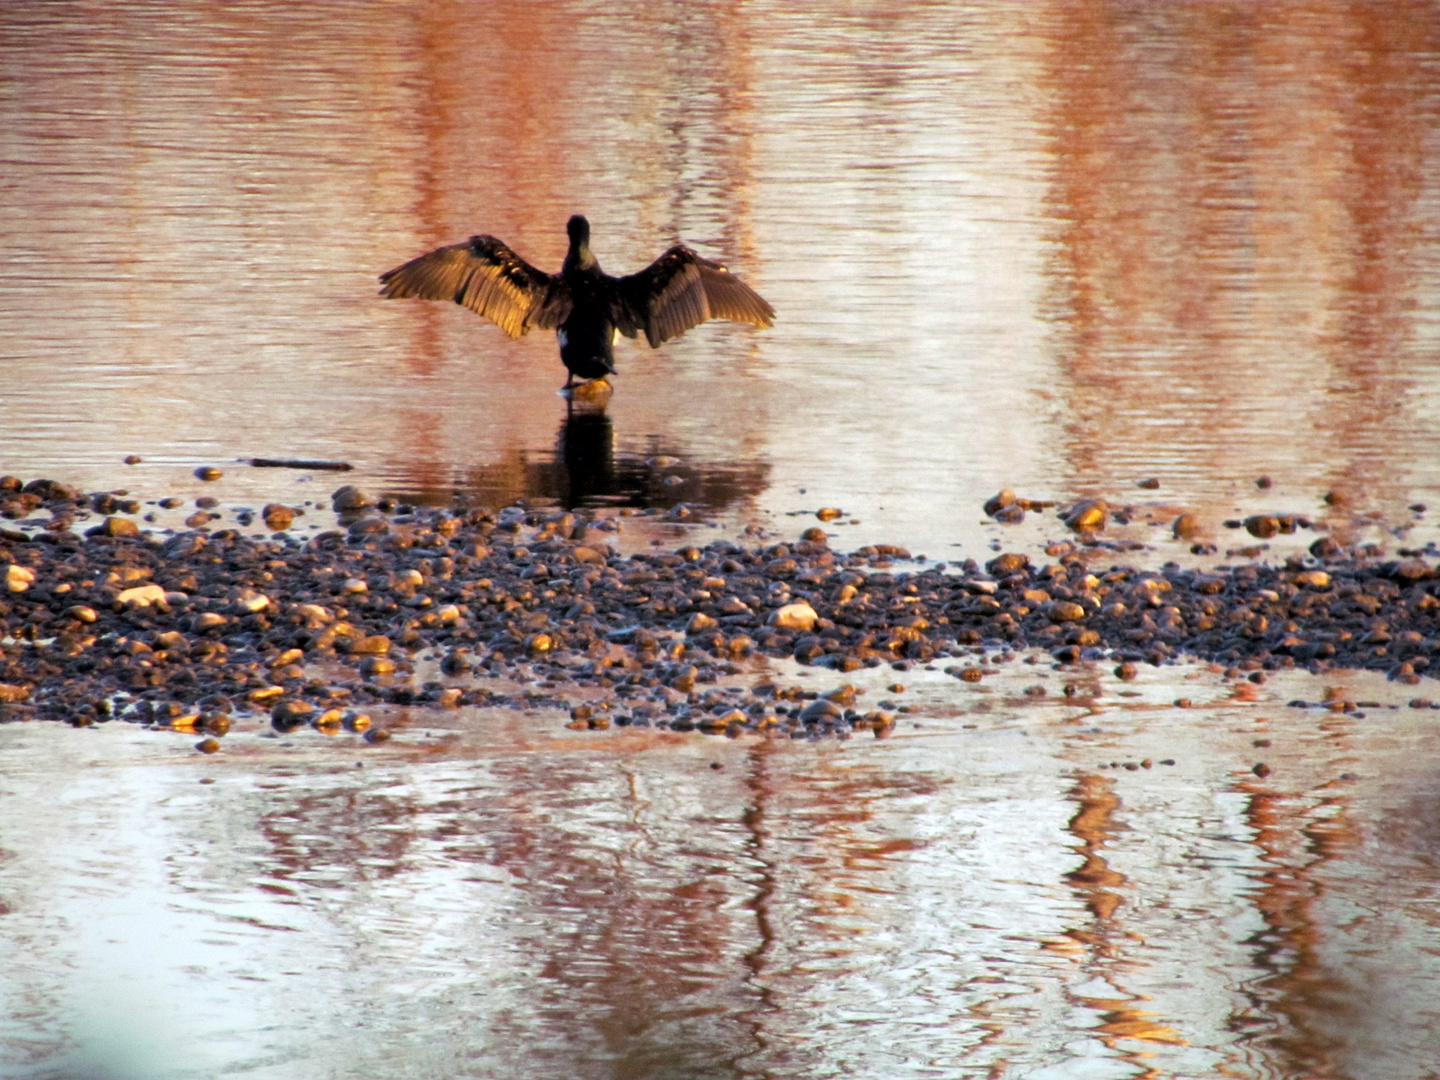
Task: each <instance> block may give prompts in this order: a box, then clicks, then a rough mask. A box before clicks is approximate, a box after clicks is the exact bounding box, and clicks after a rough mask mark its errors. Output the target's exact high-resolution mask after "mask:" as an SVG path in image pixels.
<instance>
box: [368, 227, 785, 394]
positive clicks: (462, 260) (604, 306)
mask: <svg viewBox="0 0 1440 1080" xmlns="http://www.w3.org/2000/svg"><path fill="white" fill-rule="evenodd" d="M565 231H566V232H567V233H569V234H570V250H569V251H568V252H566V254H565V263H564V265H562V266H561V267H560V272H559V273H558V274H547V273H545V272H544V271H543V270H537V269H535V267H533V266H531V265H530V264H529V263H527V262H526V261H525V260H524V259H522V258H520V256H519V255H516V254H515V252H514V251H512V250H511V249H510V247H509V246H508V245H506V244H505V243H504V242H503V241H500V240H497V239H495V237H493V236H472V237H471V238H470V239H469V240H468V241H466V242H465V243H463V244H451V245H450V246H449V247H442V248H436V249H435V250H434V251H432V252H430V253H429V254H428V255H421V256H420V257H419V258H418V259H411V260H410V261H409V262H408V263H406V264H405V265H404V266H397V267H396V268H395V269H394V270H388V271H386V272H385V273H383V274H381V275H380V284H381V286H382V288H381V289H380V295H381V296H385V297H408V296H418V297H420V298H422V299H424V300H454V301H455V302H456V303H457V304H464V305H465V306H466V307H468V308H469V309H470V310H471V311H474V312H477V313H478V314H481V315H484V316H485V317H486V318H487V319H492V320H493V321H494V322H495V324H496V325H497V326H499V327H500V329H501V330H504V331H505V333H507V334H509V335H510V336H511V337H512V338H518V337H521V336H522V335H524V334H525V333H526V332H527V331H530V330H532V329H539V330H551V329H553V330H555V331H556V337H557V338H558V339H559V341H560V359H561V361H562V362H563V363H564V364H565V367H566V368H568V369H569V371H570V377H569V378H568V379H566V381H565V386H566V387H567V388H568V387H569V386H571V385H572V384H573V383H574V381H575V378H576V377H577V376H578V377H579V378H581V379H587V380H588V379H601V378H604V377H605V376H606V375H609V374H611V373H612V372H614V370H615V352H614V345H615V341H616V339H617V337H618V335H620V334H624V335H625V336H626V337H630V338H633V337H635V335H636V334H638V333H640V332H641V331H644V333H645V340H646V341H648V342H649V343H650V347H651V348H652V349H655V348H659V347H660V344H661V342H664V341H668V340H669V339H670V338H673V337H679V336H680V335H681V334H683V333H684V332H685V331H686V330H689V329H690V328H691V327H692V326H698V325H699V324H700V323H702V322H704V321H705V320H706V319H733V320H734V321H736V322H747V323H750V324H752V325H754V326H759V327H766V326H770V325H771V324H772V323H773V322H774V319H775V309H774V308H772V307H771V306H770V305H769V304H767V303H766V302H765V300H764V299H763V298H762V297H761V296H760V294H759V293H757V292H756V291H755V290H754V289H752V288H750V286H749V285H746V284H745V283H744V282H743V281H741V280H740V279H739V278H738V277H736V276H735V275H734V274H732V273H730V271H728V270H726V269H725V267H723V266H721V265H720V264H719V263H715V262H711V261H710V260H709V259H703V258H701V257H700V256H699V255H697V254H696V253H695V252H694V251H692V250H690V249H689V248H688V247H686V246H685V245H684V244H676V245H675V246H674V247H672V248H671V249H670V250H669V251H667V252H665V254H664V255H661V256H660V257H659V258H658V259H656V260H655V261H654V262H653V263H651V264H650V265H649V266H647V267H646V268H645V269H644V270H641V271H640V272H639V273H638V274H629V275H627V276H626V277H618V278H617V277H611V276H610V275H609V274H607V273H605V272H604V271H603V270H601V269H600V263H599V262H598V261H596V259H595V255H594V253H592V252H591V250H590V222H588V221H586V220H585V219H584V218H583V217H581V216H580V215H579V214H576V215H575V216H574V217H572V218H571V219H570V221H569V223H568V224H567V225H566V226H565Z"/></svg>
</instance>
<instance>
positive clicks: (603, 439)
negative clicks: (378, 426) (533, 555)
mask: <svg viewBox="0 0 1440 1080" xmlns="http://www.w3.org/2000/svg"><path fill="white" fill-rule="evenodd" d="M607 398H608V395H605V396H602V397H598V398H597V397H587V396H585V395H582V394H576V395H575V396H574V397H573V398H570V399H567V401H566V408H565V413H564V415H563V416H562V417H561V419H560V428H559V431H558V433H557V435H556V439H555V448H554V450H553V451H537V450H531V449H527V448H524V447H514V448H506V449H504V450H502V451H501V452H500V453H499V454H498V455H497V458H498V460H494V461H492V462H488V463H486V464H482V465H475V466H470V467H468V468H464V469H462V470H457V475H456V477H455V480H454V481H453V482H450V483H446V482H445V481H443V480H437V475H436V474H437V471H438V472H443V469H441V470H437V469H436V468H435V466H434V464H433V463H429V464H421V463H410V462H403V463H396V465H394V466H393V467H392V470H393V471H389V475H388V476H387V477H386V478H385V479H386V481H387V483H386V493H387V494H388V495H391V496H393V497H396V498H400V499H404V500H405V501H408V502H413V503H419V504H422V505H429V506H435V505H450V504H454V503H457V502H460V503H468V504H469V505H472V506H486V507H498V506H507V505H510V504H512V503H515V502H516V501H518V500H521V499H524V500H525V501H526V502H527V503H532V504H547V503H553V504H556V505H559V506H563V507H564V508H566V509H574V508H576V507H587V508H598V507H606V506H610V507H634V508H636V509H659V510H671V509H672V508H675V507H677V506H680V505H681V504H685V505H687V506H691V505H693V506H695V507H697V508H702V509H703V510H705V511H708V512H717V511H723V510H726V509H728V508H730V507H732V506H734V505H736V504H737V503H739V502H742V501H744V500H746V499H751V498H754V497H755V496H757V495H759V494H760V493H761V492H763V491H764V490H765V489H766V487H768V486H769V473H770V467H769V466H768V465H767V464H765V463H763V462H758V461H742V462H714V461H695V460H692V459H691V457H690V455H689V454H687V452H686V451H685V449H684V448H683V447H680V446H677V445H675V444H674V443H673V442H672V441H671V440H669V439H666V438H663V437H660V436H655V435H648V436H641V437H639V438H635V437H634V436H630V437H626V436H625V434H624V433H623V432H622V433H621V434H620V435H619V437H618V442H619V443H620V444H621V446H622V449H620V450H617V449H616V445H617V433H616V431H615V426H614V422H613V421H612V419H611V417H610V415H609V413H608V412H607V411H606V409H605V405H606V403H607V401H606V399H607Z"/></svg>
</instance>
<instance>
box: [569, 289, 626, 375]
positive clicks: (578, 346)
mask: <svg viewBox="0 0 1440 1080" xmlns="http://www.w3.org/2000/svg"><path fill="white" fill-rule="evenodd" d="M599 271H600V267H599V264H596V265H595V266H594V268H593V272H586V271H584V270H576V271H573V272H567V271H566V270H562V271H561V272H560V274H561V277H562V278H563V279H564V280H565V281H566V282H567V283H568V284H569V286H570V298H571V303H572V304H573V305H574V306H573V307H572V308H571V309H570V317H569V318H567V319H566V320H565V321H564V322H563V323H561V324H560V326H559V327H558V328H557V329H556V331H555V337H556V339H557V340H558V341H559V343H560V362H561V363H563V364H564V365H565V367H566V369H567V370H568V371H569V372H570V374H571V375H573V376H575V378H577V379H603V378H604V377H605V376H606V375H612V374H614V372H615V334H616V330H615V324H614V323H613V322H611V321H610V315H609V309H610V306H611V305H610V304H609V303H608V297H607V296H606V295H605V292H606V291H605V288H604V282H603V281H601V280H597V278H598V277H599Z"/></svg>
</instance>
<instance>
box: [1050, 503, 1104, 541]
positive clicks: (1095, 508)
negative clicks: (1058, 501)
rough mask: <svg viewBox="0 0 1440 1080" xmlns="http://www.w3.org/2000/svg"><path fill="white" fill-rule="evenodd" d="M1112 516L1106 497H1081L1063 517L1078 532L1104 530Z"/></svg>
mask: <svg viewBox="0 0 1440 1080" xmlns="http://www.w3.org/2000/svg"><path fill="white" fill-rule="evenodd" d="M1109 518H1110V506H1109V504H1108V503H1106V502H1105V500H1104V499H1081V500H1080V501H1079V502H1078V503H1076V504H1075V505H1074V506H1072V507H1071V508H1070V509H1069V511H1068V512H1067V513H1066V514H1065V516H1064V517H1063V518H1062V519H1061V520H1063V521H1064V522H1065V524H1066V525H1067V526H1068V527H1069V528H1070V529H1072V530H1073V531H1075V532H1077V533H1088V532H1102V531H1104V529H1105V525H1106V523H1107V522H1108V521H1109Z"/></svg>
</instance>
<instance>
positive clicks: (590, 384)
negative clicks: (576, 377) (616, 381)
mask: <svg viewBox="0 0 1440 1080" xmlns="http://www.w3.org/2000/svg"><path fill="white" fill-rule="evenodd" d="M613 390H614V387H612V386H611V385H610V380H609V379H607V378H605V377H604V376H601V377H600V378H598V379H585V380H584V381H582V382H569V383H566V384H565V385H564V386H563V387H561V389H560V396H561V397H563V398H569V399H570V400H571V401H572V402H574V403H575V404H577V405H578V404H582V403H583V404H587V405H604V404H605V402H607V401H609V400H610V394H611V392H612V391H613Z"/></svg>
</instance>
